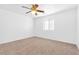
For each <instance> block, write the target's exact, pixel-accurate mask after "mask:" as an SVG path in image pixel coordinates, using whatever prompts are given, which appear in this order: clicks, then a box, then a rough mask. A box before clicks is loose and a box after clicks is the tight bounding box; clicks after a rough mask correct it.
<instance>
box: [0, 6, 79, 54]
mask: <svg viewBox="0 0 79 59" xmlns="http://www.w3.org/2000/svg"><path fill="white" fill-rule="evenodd" d="M78 54H79V5H78V4H0V55H78Z"/></svg>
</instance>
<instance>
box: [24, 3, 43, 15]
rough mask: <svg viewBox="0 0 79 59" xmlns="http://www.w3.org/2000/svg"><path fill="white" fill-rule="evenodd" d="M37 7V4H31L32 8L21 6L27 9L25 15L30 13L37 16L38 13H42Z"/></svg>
mask: <svg viewBox="0 0 79 59" xmlns="http://www.w3.org/2000/svg"><path fill="white" fill-rule="evenodd" d="M38 7H39V5H38V4H32V7H31V8H29V7H26V6H22V8H26V9H29V11H28V12H26V14H28V13H30V12H32V13H33V14H35V15H38V14H37V13H38V12H40V13H44V11H43V10H39V9H38Z"/></svg>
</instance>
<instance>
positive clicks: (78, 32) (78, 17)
mask: <svg viewBox="0 0 79 59" xmlns="http://www.w3.org/2000/svg"><path fill="white" fill-rule="evenodd" d="M77 46H78V48H79V5H78V6H77Z"/></svg>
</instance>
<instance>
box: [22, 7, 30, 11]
mask: <svg viewBox="0 0 79 59" xmlns="http://www.w3.org/2000/svg"><path fill="white" fill-rule="evenodd" d="M22 8H27V9H30V10H31V8H28V7H26V6H22Z"/></svg>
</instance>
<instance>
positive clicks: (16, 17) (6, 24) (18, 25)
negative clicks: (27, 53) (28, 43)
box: [0, 10, 33, 43]
mask: <svg viewBox="0 0 79 59" xmlns="http://www.w3.org/2000/svg"><path fill="white" fill-rule="evenodd" d="M32 30H33V20H32V18H31V17H30V16H28V15H27V16H25V15H20V14H17V13H13V12H9V11H6V10H0V43H6V42H10V41H15V40H17V39H22V38H27V37H31V36H32V34H33V31H32Z"/></svg>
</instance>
